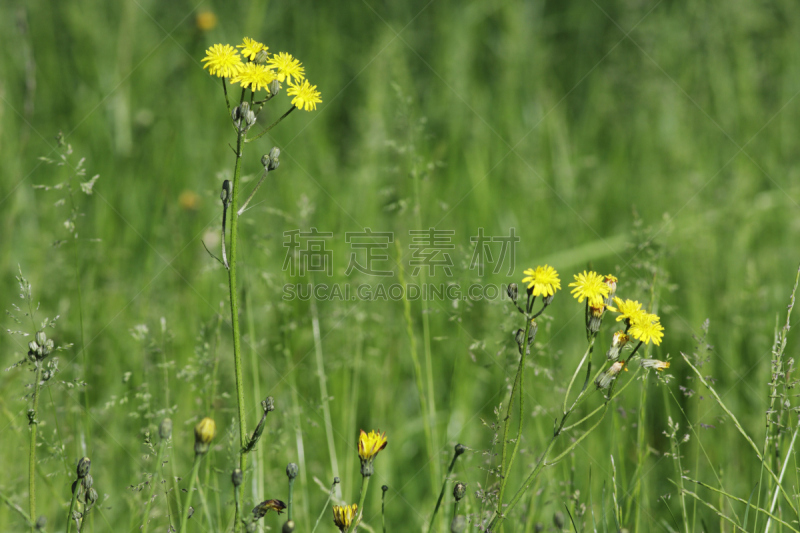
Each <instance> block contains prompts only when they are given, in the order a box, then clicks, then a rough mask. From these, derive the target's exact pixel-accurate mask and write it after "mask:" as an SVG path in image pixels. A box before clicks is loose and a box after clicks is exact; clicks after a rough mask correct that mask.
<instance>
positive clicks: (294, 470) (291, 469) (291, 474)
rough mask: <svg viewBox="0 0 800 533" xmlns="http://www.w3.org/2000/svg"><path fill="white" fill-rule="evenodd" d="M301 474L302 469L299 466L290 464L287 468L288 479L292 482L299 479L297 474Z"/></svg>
mask: <svg viewBox="0 0 800 533" xmlns="http://www.w3.org/2000/svg"><path fill="white" fill-rule="evenodd" d="M299 473H300V467H299V466H297V465H296V464H295V463H289V464H288V465H287V466H286V477H288V478H289V479H290V480H291V479H294V478H296V477H297V474H299Z"/></svg>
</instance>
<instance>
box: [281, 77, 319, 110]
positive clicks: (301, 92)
mask: <svg viewBox="0 0 800 533" xmlns="http://www.w3.org/2000/svg"><path fill="white" fill-rule="evenodd" d="M286 94H288V95H289V96H294V98H292V105H293V106H295V107H296V108H298V109H302V110H304V111H312V110H315V109H317V104H321V103H322V98H320V92H319V91H318V90H317V86H316V85H311V84H310V83H308V80H303V83H302V84H300V85H293V84H292V83H291V82H290V83H289V89H288V90H287V91H286Z"/></svg>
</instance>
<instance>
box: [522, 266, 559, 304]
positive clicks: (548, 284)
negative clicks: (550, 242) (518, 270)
mask: <svg viewBox="0 0 800 533" xmlns="http://www.w3.org/2000/svg"><path fill="white" fill-rule="evenodd" d="M523 274H527V277H524V278H522V283H527V284H528V289H530V288H533V291H532V292H531V294H533V295H534V296H545V297H547V296H553V295H554V294H555V293H556V291H557V290H560V289H561V280H560V279H558V272H556V269H555V268H553V267H551V266H549V265H545V266H537V267H536V270H534V269H532V268H529V269H527V270H525V271H524V272H523Z"/></svg>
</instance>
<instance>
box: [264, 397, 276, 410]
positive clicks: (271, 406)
mask: <svg viewBox="0 0 800 533" xmlns="http://www.w3.org/2000/svg"><path fill="white" fill-rule="evenodd" d="M261 408H262V409H263V410H264V412H265V413H271V412H272V411H274V410H275V398H273V397H272V396H267V399H266V400H264V401H263V402H261Z"/></svg>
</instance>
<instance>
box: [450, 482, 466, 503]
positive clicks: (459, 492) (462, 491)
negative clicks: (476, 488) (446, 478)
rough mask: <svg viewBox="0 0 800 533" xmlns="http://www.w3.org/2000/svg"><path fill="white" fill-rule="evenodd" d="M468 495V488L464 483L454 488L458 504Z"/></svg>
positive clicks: (457, 484) (454, 496) (454, 495)
mask: <svg viewBox="0 0 800 533" xmlns="http://www.w3.org/2000/svg"><path fill="white" fill-rule="evenodd" d="M466 494H467V486H466V485H465V484H464V483H462V482H460V481H459V482H458V483H456V484H455V486H454V487H453V498H455V499H456V501H457V502H460V501H461V499H462V498H463V497H464V496H465V495H466Z"/></svg>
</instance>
